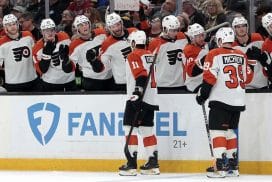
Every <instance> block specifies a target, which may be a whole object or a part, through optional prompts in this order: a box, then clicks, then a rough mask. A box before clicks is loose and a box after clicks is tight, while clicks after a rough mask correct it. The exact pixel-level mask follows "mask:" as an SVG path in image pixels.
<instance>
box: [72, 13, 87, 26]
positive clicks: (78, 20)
mask: <svg viewBox="0 0 272 182" xmlns="http://www.w3.org/2000/svg"><path fill="white" fill-rule="evenodd" d="M86 22H88V23H89V25H91V22H90V20H89V18H88V17H86V16H85V15H78V16H76V17H75V20H74V23H73V25H74V27H75V28H77V27H78V25H80V24H82V23H86ZM90 27H91V26H90Z"/></svg>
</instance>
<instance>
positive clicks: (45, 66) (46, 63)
mask: <svg viewBox="0 0 272 182" xmlns="http://www.w3.org/2000/svg"><path fill="white" fill-rule="evenodd" d="M49 66H50V60H44V59H42V60H41V61H40V62H39V68H40V70H41V72H42V73H46V72H47V71H48V68H49Z"/></svg>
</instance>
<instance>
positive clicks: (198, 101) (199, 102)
mask: <svg viewBox="0 0 272 182" xmlns="http://www.w3.org/2000/svg"><path fill="white" fill-rule="evenodd" d="M205 101H206V99H204V98H203V97H202V96H201V88H200V89H199V91H198V92H197V95H196V102H197V103H198V104H199V105H202V104H204V103H205Z"/></svg>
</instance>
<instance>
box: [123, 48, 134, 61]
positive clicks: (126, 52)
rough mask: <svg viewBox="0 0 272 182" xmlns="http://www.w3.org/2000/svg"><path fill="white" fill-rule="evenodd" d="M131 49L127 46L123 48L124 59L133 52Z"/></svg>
mask: <svg viewBox="0 0 272 182" xmlns="http://www.w3.org/2000/svg"><path fill="white" fill-rule="evenodd" d="M131 51H132V49H131V47H126V48H124V49H122V50H121V52H122V55H123V56H124V59H127V56H128V54H129V53H131Z"/></svg>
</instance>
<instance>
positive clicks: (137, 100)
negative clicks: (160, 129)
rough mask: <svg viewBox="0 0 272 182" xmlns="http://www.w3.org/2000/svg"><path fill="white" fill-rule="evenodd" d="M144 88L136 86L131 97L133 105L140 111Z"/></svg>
mask: <svg viewBox="0 0 272 182" xmlns="http://www.w3.org/2000/svg"><path fill="white" fill-rule="evenodd" d="M142 96H143V88H142V87H136V88H135V90H134V92H133V93H132V96H131V98H130V101H131V105H132V107H133V108H134V109H135V110H136V111H140V110H141V107H142Z"/></svg>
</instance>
